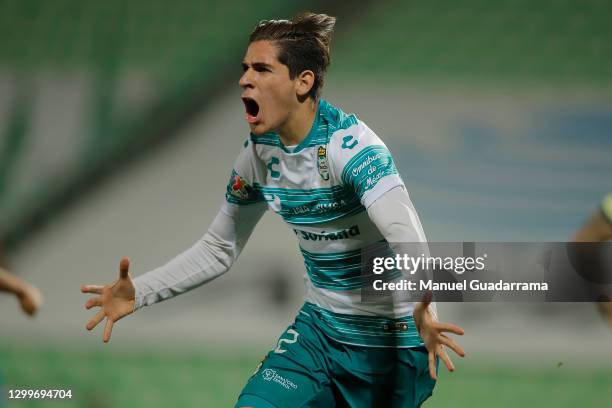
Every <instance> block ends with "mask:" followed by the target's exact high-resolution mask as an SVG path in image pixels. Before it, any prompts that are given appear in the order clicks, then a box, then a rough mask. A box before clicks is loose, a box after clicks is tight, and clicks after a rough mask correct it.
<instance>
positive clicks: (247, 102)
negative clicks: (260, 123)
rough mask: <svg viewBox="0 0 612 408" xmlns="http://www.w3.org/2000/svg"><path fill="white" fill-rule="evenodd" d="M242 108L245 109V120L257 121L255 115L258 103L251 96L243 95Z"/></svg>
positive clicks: (257, 113) (257, 111)
mask: <svg viewBox="0 0 612 408" xmlns="http://www.w3.org/2000/svg"><path fill="white" fill-rule="evenodd" d="M242 102H243V103H244V108H245V109H246V116H247V122H249V123H254V122H256V121H257V115H259V104H258V103H257V102H256V101H255V99H253V98H248V97H244V98H242Z"/></svg>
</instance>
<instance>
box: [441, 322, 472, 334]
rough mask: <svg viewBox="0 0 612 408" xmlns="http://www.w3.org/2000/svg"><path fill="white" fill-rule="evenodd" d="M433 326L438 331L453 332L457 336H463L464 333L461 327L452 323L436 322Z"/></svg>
mask: <svg viewBox="0 0 612 408" xmlns="http://www.w3.org/2000/svg"><path fill="white" fill-rule="evenodd" d="M435 328H436V329H438V330H440V331H444V332H450V333H455V334H458V335H459V336H463V334H464V333H465V331H464V330H463V329H462V328H461V327H459V326H457V325H455V324H452V323H436V324H435Z"/></svg>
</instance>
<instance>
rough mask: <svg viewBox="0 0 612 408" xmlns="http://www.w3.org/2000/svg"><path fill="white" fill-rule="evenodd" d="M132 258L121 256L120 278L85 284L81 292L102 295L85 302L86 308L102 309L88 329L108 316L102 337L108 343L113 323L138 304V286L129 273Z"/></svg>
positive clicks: (88, 325) (91, 321)
mask: <svg viewBox="0 0 612 408" xmlns="http://www.w3.org/2000/svg"><path fill="white" fill-rule="evenodd" d="M129 267H130V260H129V259H128V258H121V262H120V263H119V279H117V280H116V281H115V282H113V283H112V284H110V285H105V286H99V285H83V286H81V292H83V293H95V294H98V295H100V296H96V297H93V298H90V299H89V300H88V301H87V303H85V308H86V309H91V308H92V307H100V308H101V309H100V311H98V313H96V315H95V316H94V317H93V318H92V319H91V320H90V321H89V322H88V323H87V326H86V327H87V330H92V329H93V328H94V327H96V326H97V325H98V323H100V322H101V321H102V319H104V318H105V317H106V327H105V328H104V336H103V337H102V339H103V340H104V342H105V343H107V342H108V341H109V340H110V338H111V333H112V331H113V324H115V322H116V321H118V320H119V319H121V318H123V317H125V316H127V315H129V314H130V313H132V312H133V311H134V306H135V305H136V288H135V287H134V283H133V282H132V279H131V278H130V275H129V274H128V269H129Z"/></svg>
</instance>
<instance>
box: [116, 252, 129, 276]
mask: <svg viewBox="0 0 612 408" xmlns="http://www.w3.org/2000/svg"><path fill="white" fill-rule="evenodd" d="M129 269H130V259H129V258H128V257H126V256H124V257H123V258H121V261H120V262H119V278H120V279H127V277H128V270H129Z"/></svg>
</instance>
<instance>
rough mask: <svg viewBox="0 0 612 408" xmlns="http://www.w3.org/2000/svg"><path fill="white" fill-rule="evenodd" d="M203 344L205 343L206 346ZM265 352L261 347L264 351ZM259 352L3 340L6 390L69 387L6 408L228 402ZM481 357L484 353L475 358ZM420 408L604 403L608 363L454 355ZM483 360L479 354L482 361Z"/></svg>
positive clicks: (609, 389) (611, 395) (609, 382)
mask: <svg viewBox="0 0 612 408" xmlns="http://www.w3.org/2000/svg"><path fill="white" fill-rule="evenodd" d="M203 349H204V347H203ZM262 354H263V353H262ZM259 358H260V356H259V355H255V354H254V355H247V354H243V355H236V354H230V353H224V352H211V351H210V350H209V351H207V352H205V351H202V352H201V353H199V352H193V351H191V352H184V353H181V354H178V353H176V352H173V353H168V352H165V351H164V350H160V349H154V350H153V349H152V350H147V351H136V352H129V351H125V350H123V351H114V350H113V349H112V348H111V347H108V346H106V347H105V348H100V349H97V350H95V351H88V350H83V349H78V348H76V349H72V348H68V347H62V348H35V347H32V346H19V345H7V344H3V345H2V344H0V370H1V371H2V373H3V375H2V377H3V378H4V388H5V389H8V388H13V389H15V388H17V389H20V388H30V389H33V388H39V389H68V388H70V389H72V393H73V399H72V400H70V401H56V402H53V403H51V402H50V401H15V400H13V401H10V402H9V403H8V407H9V408H11V407H50V406H52V407H57V408H59V407H95V408H105V407H113V408H117V407H130V408H138V407H143V408H144V407H146V408H151V407H168V406H178V407H231V406H233V403H234V401H235V398H236V397H237V395H238V392H239V391H240V389H241V388H242V386H243V384H244V382H245V381H246V379H247V378H248V377H249V376H250V375H251V373H252V372H253V371H254V369H255V368H256V367H257V364H258V362H259ZM479 358H480V359H482V356H480V357H479ZM457 360H458V359H455V362H456V363H458V364H457V365H458V367H457V372H456V373H453V374H449V373H447V372H442V373H441V374H440V381H439V382H438V385H437V386H436V390H435V391H434V396H433V397H432V398H431V399H430V400H429V401H428V402H427V403H426V404H425V407H429V408H434V407H459V408H461V407H517V406H521V407H544V406H551V407H555V408H563V407H568V408H569V407H577V406H580V407H598V408H599V407H603V406H610V405H609V404H610V401H612V366H611V367H610V368H606V369H602V368H588V367H580V368H572V367H570V366H568V365H567V364H557V363H552V364H550V365H548V366H545V364H538V365H535V364H533V365H532V366H530V367H528V368H526V367H521V366H520V365H518V364H517V363H516V361H514V362H512V363H510V362H509V363H502V362H500V363H495V364H493V363H482V362H480V363H478V362H474V361H470V360H465V361H461V362H459V361H457ZM480 361H482V360H480ZM0 405H1V404H0Z"/></svg>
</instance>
